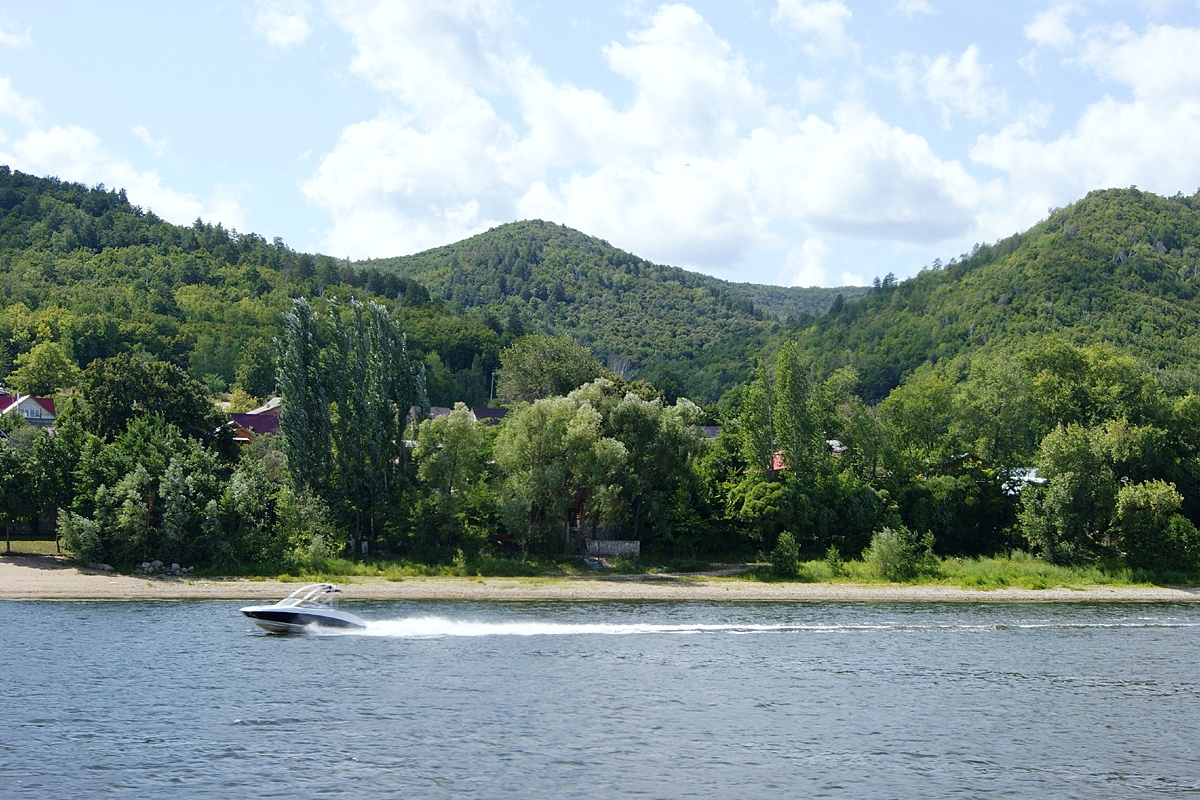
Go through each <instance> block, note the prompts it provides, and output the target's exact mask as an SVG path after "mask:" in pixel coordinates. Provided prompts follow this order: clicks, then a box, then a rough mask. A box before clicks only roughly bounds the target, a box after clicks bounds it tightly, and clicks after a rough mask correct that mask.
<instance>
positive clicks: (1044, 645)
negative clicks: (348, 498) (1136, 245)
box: [0, 602, 1200, 798]
mask: <svg viewBox="0 0 1200 800" xmlns="http://www.w3.org/2000/svg"><path fill="white" fill-rule="evenodd" d="M239 605H240V604H238V603H214V602H208V603H204V602H193V603H181V602H173V603H171V602H162V603H119V602H108V603H102V602H79V603H75V602H72V603H61V602H59V603H53V602H20V603H18V602H8V603H0V620H2V621H0V632H2V636H0V674H3V675H4V676H5V679H6V687H7V688H6V695H5V698H4V699H3V701H0V786H3V787H5V788H4V789H3V790H0V794H3V795H4V796H6V797H19V798H26V797H29V798H35V797H36V798H43V797H70V796H85V795H89V794H93V793H98V794H100V795H103V796H117V797H156V796H167V795H171V796H187V797H221V798H227V797H245V796H248V795H251V794H253V795H255V796H257V797H263V798H269V797H297V796H321V795H334V796H339V797H342V796H347V797H384V796H397V797H399V796H414V797H454V796H464V797H479V796H487V797H491V796H494V795H496V794H500V793H507V794H510V795H512V796H516V797H542V796H557V797H589V798H590V797H608V796H624V795H638V796H645V797H731V796H737V797H776V796H777V797H797V796H804V797H822V796H828V797H918V796H942V795H952V794H957V795H960V796H968V797H993V796H1002V795H1004V796H1020V797H1026V796H1038V797H1089V798H1090V797H1122V798H1124V797H1133V796H1144V795H1160V794H1165V795H1171V794H1188V795H1193V794H1200V766H1197V758H1196V756H1197V752H1196V742H1197V741H1200V739H1198V737H1197V734H1198V733H1200V730H1198V728H1200V678H1198V677H1197V670H1196V668H1195V666H1194V664H1195V662H1196V655H1197V653H1198V652H1200V650H1198V645H1200V608H1193V607H1192V606H1171V605H1149V606H1148V605H1100V604H1094V605H1093V604H1081V605H1040V604H1024V605H1008V604H995V605H992V604H980V605H971V604H958V605H932V604H929V605H927V604H837V603H807V604H761V605H754V604H716V603H713V604H701V603H698V604H685V603H675V604H670V603H628V604H617V603H612V604H609V603H605V604H595V603H593V604H588V603H575V604H572V603H543V604H535V603H457V604H456V603H399V602H396V603H384V602H375V603H347V604H346V605H348V606H350V607H351V610H353V611H354V613H356V614H358V615H360V616H362V617H363V618H365V619H368V620H372V622H371V624H370V626H369V627H368V629H367V630H366V631H365V632H361V633H357V634H346V635H336V636H319V637H278V636H269V635H265V634H263V633H261V632H260V631H259V630H258V629H257V628H255V627H254V626H253V625H252V624H251V623H250V622H249V620H246V619H244V618H242V617H240V616H239V615H238V614H237V610H236V609H237V607H238V606H239Z"/></svg>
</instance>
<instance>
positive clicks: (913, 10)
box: [892, 0, 937, 19]
mask: <svg viewBox="0 0 1200 800" xmlns="http://www.w3.org/2000/svg"><path fill="white" fill-rule="evenodd" d="M892 13H894V14H903V15H904V16H906V17H908V18H909V19H912V18H913V17H915V16H917V15H918V14H936V13H937V9H936V8H934V7H933V3H930V2H929V0H897V2H896V5H895V6H893V7H892Z"/></svg>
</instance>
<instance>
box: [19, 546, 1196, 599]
mask: <svg viewBox="0 0 1200 800" xmlns="http://www.w3.org/2000/svg"><path fill="white" fill-rule="evenodd" d="M297 585H298V584H297V583H294V582H292V583H288V582H282V581H275V580H249V579H244V578H227V579H226V578H144V577H133V576H128V575H116V574H113V573H107V572H100V571H97V570H89V569H78V568H76V567H74V566H71V565H69V564H67V563H66V562H64V561H63V560H61V559H58V558H55V557H52V556H5V557H0V599H2V600H263V599H278V598H280V597H283V596H285V595H287V594H288V593H290V592H291V591H292V590H293V589H295V588H296V586H297ZM341 586H342V588H343V590H344V591H345V596H346V598H347V599H351V600H558V601H627V600H659V601H680V600H704V601H757V602H763V601H766V602H770V601H839V602H840V601H876V602H878V601H898V602H977V603H978V602H1039V601H1040V602H1146V603H1149V602H1171V603H1179V602H1198V601H1200V589H1197V588H1172V587H1164V586H1119V587H1112V586H1085V587H1078V588H1061V587H1060V588H1054V589H1013V588H1006V589H994V590H987V591H981V590H973V589H962V588H958V587H953V586H930V585H920V586H901V585H894V584H855V583H760V582H757V581H750V580H741V579H737V578H713V577H696V576H688V575H652V576H651V575H638V576H598V577H592V576H584V577H563V578H406V579H404V580H399V581H391V580H385V579H383V578H351V579H348V580H343V581H341Z"/></svg>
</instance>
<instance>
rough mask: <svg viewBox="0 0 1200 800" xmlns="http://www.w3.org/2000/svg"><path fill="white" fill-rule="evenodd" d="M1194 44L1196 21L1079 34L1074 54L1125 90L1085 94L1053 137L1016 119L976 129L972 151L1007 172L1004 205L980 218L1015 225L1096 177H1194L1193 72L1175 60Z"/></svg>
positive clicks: (1186, 59)
mask: <svg viewBox="0 0 1200 800" xmlns="http://www.w3.org/2000/svg"><path fill="white" fill-rule="evenodd" d="M1196 52H1200V30H1197V29H1194V28H1180V27H1170V26H1152V27H1151V28H1149V29H1148V30H1147V31H1146V32H1145V33H1143V34H1140V35H1138V34H1135V33H1133V32H1132V31H1130V30H1129V29H1128V28H1125V27H1123V26H1122V27H1116V28H1109V29H1094V30H1091V31H1089V32H1088V33H1087V34H1086V35H1085V36H1084V38H1083V39H1082V40H1081V41H1080V43H1079V55H1078V59H1079V63H1081V64H1083V65H1086V66H1090V67H1091V68H1092V69H1094V70H1095V71H1096V72H1097V73H1098V74H1099V75H1101V76H1102V77H1105V78H1108V79H1110V80H1112V81H1115V82H1117V83H1118V84H1120V85H1122V86H1125V87H1127V88H1128V89H1129V90H1130V91H1131V97H1129V98H1128V99H1120V98H1117V97H1112V96H1109V97H1105V98H1103V99H1101V100H1099V101H1097V102H1094V103H1092V104H1090V105H1089V106H1088V107H1087V108H1086V109H1085V111H1084V112H1083V114H1082V115H1081V116H1080V118H1079V119H1078V120H1077V121H1076V122H1075V124H1074V126H1073V127H1072V128H1071V129H1070V130H1068V131H1067V132H1066V133H1064V134H1062V135H1061V136H1059V137H1058V138H1057V139H1054V140H1052V141H1043V140H1040V139H1038V138H1037V130H1038V129H1037V126H1036V125H1030V124H1028V123H1027V122H1024V121H1021V122H1017V123H1013V124H1010V125H1007V126H1005V127H1004V128H1002V129H1001V130H1000V131H999V132H997V133H995V134H990V135H984V136H980V137H979V139H978V141H977V143H976V144H975V146H974V147H973V148H972V149H971V153H970V155H971V159H972V160H973V161H975V162H977V163H979V164H983V165H986V166H989V167H993V168H995V169H997V170H1000V171H1002V172H1004V173H1007V175H1008V182H1007V187H1006V197H1008V198H1009V200H1008V201H1007V202H1006V203H1005V204H1004V205H999V204H998V205H997V206H996V212H995V215H994V216H993V218H992V219H991V220H990V221H989V222H987V223H986V224H985V227H986V228H990V229H993V230H996V231H997V232H1000V231H1004V230H1009V231H1011V230H1013V229H1015V228H1017V227H1024V226H1025V225H1028V224H1029V223H1030V221H1031V220H1035V219H1038V218H1039V217H1040V216H1041V215H1042V213H1043V212H1044V209H1045V208H1047V207H1048V206H1051V205H1061V204H1063V203H1065V202H1070V201H1071V200H1074V199H1076V198H1078V197H1080V196H1082V195H1083V194H1085V193H1086V192H1088V191H1090V190H1092V189H1096V188H1102V187H1112V186H1129V185H1131V184H1137V185H1138V186H1140V187H1142V188H1144V189H1148V190H1151V191H1155V192H1159V193H1163V194H1172V193H1174V192H1175V191H1179V190H1186V191H1191V190H1192V189H1193V188H1194V187H1195V185H1196V184H1197V183H1198V182H1200V150H1198V149H1197V148H1196V147H1195V145H1194V143H1195V142H1197V141H1200V77H1198V76H1196V75H1195V74H1193V71H1191V70H1185V69H1180V68H1179V65H1181V64H1185V63H1190V60H1191V59H1193V58H1194V54H1195V53H1196Z"/></svg>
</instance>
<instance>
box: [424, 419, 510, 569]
mask: <svg viewBox="0 0 1200 800" xmlns="http://www.w3.org/2000/svg"><path fill="white" fill-rule="evenodd" d="M490 445H491V441H490V436H489V432H488V430H487V429H485V428H484V426H483V425H480V424H479V423H477V422H476V421H475V420H474V419H473V418H472V417H471V411H470V409H468V408H467V407H466V405H464V404H463V403H457V404H456V405H455V406H454V409H453V411H451V412H450V415H449V416H445V417H436V418H434V419H430V420H426V421H424V422H422V423H421V424H420V426H419V427H418V436H417V447H416V450H414V452H413V458H414V459H415V460H416V462H417V477H418V478H420V480H421V482H422V484H423V485H424V488H425V490H426V492H427V496H426V497H424V498H422V500H421V501H420V502H419V503H418V504H416V508H415V509H414V510H415V511H416V515H415V516H417V517H418V518H415V519H414V529H416V530H417V531H418V532H419V531H422V530H425V531H427V532H428V536H427V539H428V540H429V541H426V542H423V543H422V546H420V547H418V549H419V550H421V551H423V554H425V555H430V554H445V553H451V552H455V551H459V552H462V553H463V557H464V558H467V559H468V560H475V559H477V558H478V557H479V555H480V552H481V551H482V549H483V547H484V546H485V544H486V542H487V538H488V536H487V531H488V530H489V529H490V528H491V527H492V523H493V522H494V520H493V519H492V514H491V513H490V512H491V510H492V508H491V507H492V505H493V504H492V502H491V500H492V496H491V494H490V492H489V491H488V487H487V485H486V480H487V478H488V477H489V476H488V464H487V461H488V457H489V455H490V454H491V447H490ZM435 558H436V555H435Z"/></svg>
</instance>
